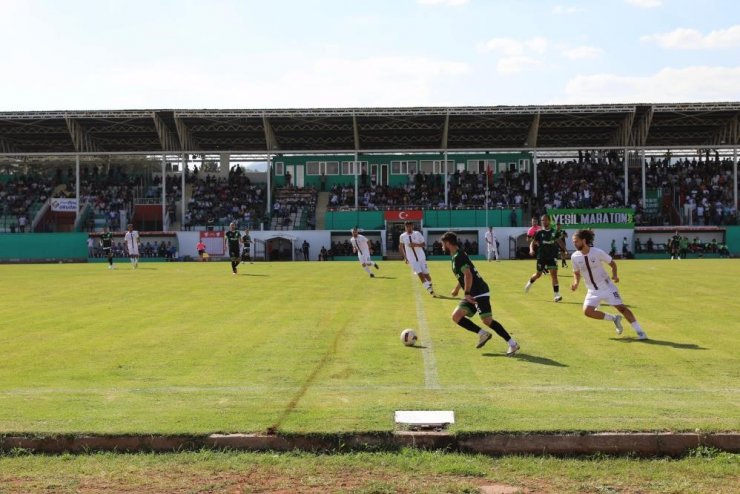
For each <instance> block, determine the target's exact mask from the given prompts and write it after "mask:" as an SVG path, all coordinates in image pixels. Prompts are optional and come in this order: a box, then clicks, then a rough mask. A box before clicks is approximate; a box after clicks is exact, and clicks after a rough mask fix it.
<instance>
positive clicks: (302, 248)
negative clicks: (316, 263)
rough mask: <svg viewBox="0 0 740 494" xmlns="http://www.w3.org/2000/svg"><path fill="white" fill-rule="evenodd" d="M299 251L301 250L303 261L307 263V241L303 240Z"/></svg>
mask: <svg viewBox="0 0 740 494" xmlns="http://www.w3.org/2000/svg"><path fill="white" fill-rule="evenodd" d="M301 250H303V260H304V261H308V250H309V244H308V241H306V240H304V241H303V245H302V246H301Z"/></svg>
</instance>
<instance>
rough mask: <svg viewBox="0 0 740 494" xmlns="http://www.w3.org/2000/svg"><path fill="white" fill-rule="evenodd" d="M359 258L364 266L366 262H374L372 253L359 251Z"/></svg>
mask: <svg viewBox="0 0 740 494" xmlns="http://www.w3.org/2000/svg"><path fill="white" fill-rule="evenodd" d="M357 259H359V260H360V264H362V265H363V266H364V265H365V264H372V263H373V260H372V259H370V254H363V253H362V252H358V253H357Z"/></svg>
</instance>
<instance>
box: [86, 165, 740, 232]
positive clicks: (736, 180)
mask: <svg viewBox="0 0 740 494" xmlns="http://www.w3.org/2000/svg"><path fill="white" fill-rule="evenodd" d="M735 175H736V177H737V174H735ZM736 181H737V180H736ZM75 197H76V202H77V205H76V206H75V223H77V222H78V221H80V155H79V154H78V155H76V156H75Z"/></svg>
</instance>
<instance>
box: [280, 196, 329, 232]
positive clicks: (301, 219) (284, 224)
mask: <svg viewBox="0 0 740 494" xmlns="http://www.w3.org/2000/svg"><path fill="white" fill-rule="evenodd" d="M318 197H319V194H318V191H317V190H316V189H314V188H312V187H283V188H281V189H279V190H278V191H277V192H276V194H275V201H274V202H273V204H272V225H271V226H272V229H273V230H281V229H290V230H292V229H302V230H315V229H316V203H317V202H318Z"/></svg>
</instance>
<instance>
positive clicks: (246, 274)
mask: <svg viewBox="0 0 740 494" xmlns="http://www.w3.org/2000/svg"><path fill="white" fill-rule="evenodd" d="M239 276H265V277H267V278H269V277H270V275H269V274H251V273H242V274H240V275H239Z"/></svg>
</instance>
